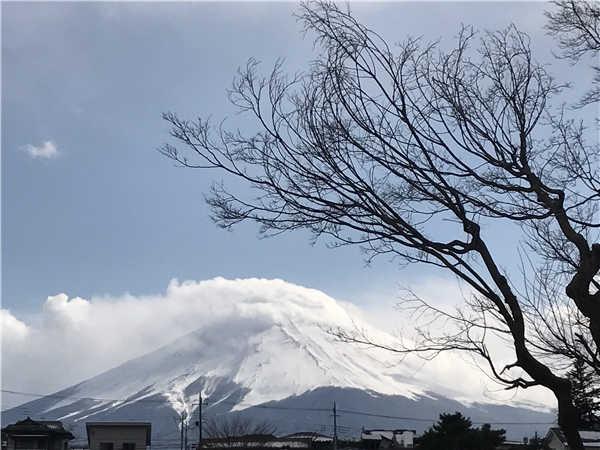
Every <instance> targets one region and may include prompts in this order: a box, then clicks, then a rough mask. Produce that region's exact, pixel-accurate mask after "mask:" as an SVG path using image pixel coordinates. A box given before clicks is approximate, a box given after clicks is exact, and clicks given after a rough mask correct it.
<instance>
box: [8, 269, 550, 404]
mask: <svg viewBox="0 0 600 450" xmlns="http://www.w3.org/2000/svg"><path fill="white" fill-rule="evenodd" d="M390 312H391V311H385V312H383V313H380V314H381V315H383V314H384V313H385V314H387V315H389V314H390ZM0 318H1V320H2V343H3V344H2V345H3V349H2V351H3V361H2V362H3V364H2V376H3V380H4V381H3V385H4V388H5V389H14V390H20V391H25V392H34V393H36V392H39V393H48V392H52V391H55V390H57V389H60V388H64V387H66V386H69V385H71V384H73V383H75V382H79V381H81V380H83V379H86V378H89V377H92V376H94V375H96V374H98V373H99V372H102V371H104V370H107V369H109V368H111V367H114V366H117V365H119V364H121V363H123V362H125V361H128V360H130V359H132V358H135V357H138V356H140V355H143V354H145V353H148V352H150V351H153V350H156V349H158V348H160V347H162V346H163V345H165V344H168V343H170V342H172V341H173V340H175V339H177V338H180V337H182V336H184V335H186V334H188V333H191V332H194V331H196V330H202V333H203V336H205V337H206V339H208V338H210V339H211V340H212V344H211V348H213V349H214V352H215V354H217V353H218V352H219V351H225V347H227V346H234V347H235V346H240V345H245V344H246V343H245V342H244V341H243V340H244V339H245V338H244V336H253V335H256V334H260V333H262V331H263V330H266V329H269V328H271V327H273V326H274V325H275V326H278V325H282V326H283V327H286V329H288V330H289V327H291V326H293V327H298V329H300V330H301V331H302V333H309V334H311V335H312V336H314V337H316V338H318V339H327V338H330V337H329V336H326V332H325V330H326V329H327V328H328V327H340V326H341V327H347V328H352V327H355V326H359V327H365V328H368V329H369V333H370V334H371V336H373V337H374V338H376V339H378V340H384V341H385V342H386V343H393V342H391V341H392V340H393V339H392V337H391V336H390V335H389V334H387V333H385V332H384V330H381V331H380V330H379V328H380V326H379V322H378V321H375V324H374V325H373V323H372V322H370V321H369V320H368V319H367V316H366V315H365V314H364V313H363V312H362V311H361V310H359V309H358V308H357V307H356V306H354V305H352V304H349V303H344V302H340V301H336V300H335V299H333V298H331V297H329V296H327V295H326V294H324V293H323V292H320V291H318V290H314V289H309V288H305V287H302V286H298V285H294V284H291V283H287V282H285V281H282V280H265V279H243V280H242V279H240V280H226V279H223V278H215V279H212V280H206V281H199V282H194V281H187V282H183V283H180V282H178V281H176V280H173V281H171V283H170V284H169V286H168V288H167V290H166V292H165V293H164V294H163V295H154V296H131V295H125V296H121V297H116V298H111V297H95V298H92V299H89V300H88V299H83V298H79V297H75V298H69V297H68V296H67V295H66V294H58V295H55V296H51V297H48V299H47V300H46V302H45V303H44V306H43V308H42V310H41V312H40V313H39V314H37V315H34V316H32V317H31V318H29V319H28V320H25V319H18V318H16V317H14V316H13V315H12V314H11V313H10V312H9V311H7V310H2V312H1V315H0ZM233 330H235V332H233ZM240 339H241V340H240ZM339 345H342V344H339ZM343 345H350V344H343ZM342 351H343V350H342ZM348 351H349V352H353V351H354V349H352V350H351V349H350V348H349V349H348ZM361 351H364V352H375V350H373V349H370V350H368V349H364V348H363V349H361ZM375 353H377V357H378V359H379V360H382V361H384V362H385V364H387V365H388V366H389V367H395V366H398V365H401V370H400V371H399V373H402V374H403V377H404V378H405V380H404V381H406V380H408V382H409V383H410V384H411V385H416V386H419V387H421V388H422V389H423V390H428V389H431V390H434V391H435V392H439V393H446V394H449V395H452V396H455V397H461V398H463V399H465V398H466V399H471V400H480V399H486V396H488V395H489V385H488V384H487V383H486V382H485V381H484V380H483V376H482V374H481V373H480V372H479V370H478V369H477V368H476V367H473V366H472V365H470V364H468V363H467V362H465V361H463V360H462V359H460V358H457V357H456V355H447V356H441V357H440V358H439V359H437V360H435V361H433V362H431V363H427V364H424V363H423V362H422V361H419V360H416V359H409V360H403V361H401V360H400V359H399V358H398V356H397V355H394V354H392V353H389V352H375ZM299 376H301V374H300V375H299ZM448 380H452V382H451V383H449V382H448ZM486 386H487V387H486ZM390 389H393V386H392V385H391V384H390ZM494 389H497V386H496V387H494ZM380 390H385V386H383V387H380ZM522 398H523V399H526V398H527V399H530V400H533V401H538V402H545V403H547V402H548V400H549V399H550V397H549V396H548V395H547V394H546V393H545V392H543V391H531V392H529V393H528V395H527V396H524V397H522ZM27 400H30V398H27V397H22V398H18V397H16V396H4V405H5V406H3V407H6V406H10V405H11V404H13V405H14V404H16V403H17V402H23V401H27ZM486 400H488V401H489V400H490V398H487V399H486ZM492 400H494V399H492ZM547 404H548V403H547Z"/></svg>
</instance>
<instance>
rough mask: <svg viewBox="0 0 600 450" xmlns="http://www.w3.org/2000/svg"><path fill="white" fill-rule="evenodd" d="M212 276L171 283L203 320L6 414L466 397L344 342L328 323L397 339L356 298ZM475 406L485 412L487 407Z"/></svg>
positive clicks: (194, 317) (165, 426)
mask: <svg viewBox="0 0 600 450" xmlns="http://www.w3.org/2000/svg"><path fill="white" fill-rule="evenodd" d="M211 282H212V283H217V284H218V285H219V286H220V291H219V292H220V297H219V298H218V299H214V298H207V297H206V292H203V291H202V288H203V285H202V283H207V282H202V283H183V284H179V283H172V284H171V285H170V287H169V291H170V295H171V297H173V296H175V297H177V298H179V299H180V301H181V302H183V304H187V305H189V306H190V308H189V311H190V314H188V315H186V316H185V317H183V318H182V319H181V328H182V329H184V330H185V329H186V328H189V326H190V323H197V324H198V327H197V329H195V330H194V331H191V332H188V333H186V334H185V335H183V336H180V337H179V338H177V339H175V340H174V341H172V342H170V343H168V344H166V345H164V346H162V347H160V348H158V349H156V350H154V351H151V352H149V353H147V354H144V355H142V356H139V357H137V358H134V359H131V360H129V361H127V362H125V363H123V364H120V365H118V366H117V367H114V368H113V369H110V370H108V371H105V372H103V373H101V374H99V375H97V376H95V377H92V378H90V379H88V380H86V381H83V382H81V383H79V384H76V385H73V386H71V387H69V388H67V389H64V390H62V391H60V392H58V393H56V394H54V395H51V396H47V397H44V398H41V399H38V400H34V401H32V402H29V403H26V404H24V405H21V406H19V407H16V408H13V409H11V410H8V411H5V412H3V421H12V420H16V419H19V418H22V417H23V416H24V415H25V414H29V415H31V416H32V417H38V418H40V417H46V418H52V419H60V420H64V421H66V422H68V423H72V424H75V426H76V427H79V428H81V427H82V425H83V423H84V422H85V421H86V420H103V419H105V420H116V419H137V420H142V419H143V420H151V421H152V422H153V424H154V425H153V426H154V432H160V433H173V430H172V428H173V427H174V426H175V425H174V424H175V423H176V420H175V421H174V420H173V417H175V416H174V413H176V414H180V413H181V412H183V411H186V412H187V413H188V415H189V416H191V415H192V414H193V412H194V409H195V406H194V402H195V401H196V399H197V395H198V393H199V392H201V393H202V397H203V398H204V399H207V400H208V406H207V413H209V414H210V413H211V412H216V411H221V412H223V413H231V412H232V411H258V410H256V408H252V407H256V406H259V407H260V406H261V405H264V404H265V403H268V402H284V403H283V404H286V405H287V404H289V402H290V401H291V400H290V399H296V400H294V401H301V399H307V398H311V399H312V400H311V401H312V402H313V404H314V405H316V404H317V403H319V404H320V402H325V403H323V404H325V405H329V404H330V403H329V402H330V400H331V398H334V397H332V395H333V396H335V395H342V396H343V397H342V398H346V399H347V400H346V403H349V402H350V398H354V399H355V400H356V402H357V404H358V405H361V404H362V405H364V404H366V403H368V402H371V401H376V402H379V403H375V404H373V407H374V408H375V407H376V405H377V404H380V406H381V407H382V408H383V407H385V405H388V407H390V405H393V407H394V408H408V409H410V410H412V412H413V413H414V411H418V405H425V404H427V405H429V406H428V408H429V409H427V410H423V411H426V412H427V413H428V414H431V415H434V413H436V411H443V410H444V408H455V407H460V404H459V403H456V402H454V403H453V402H451V401H449V400H448V399H444V400H443V401H442V397H439V396H436V395H435V394H431V393H430V392H429V389H428V388H427V382H426V381H427V380H423V379H419V378H413V377H412V376H411V374H413V373H414V372H415V368H414V367H411V365H410V364H409V363H407V362H406V361H400V360H399V359H398V358H397V357H395V356H394V354H392V353H390V352H385V351H383V350H377V349H373V348H365V347H364V346H363V347H361V346H357V345H351V344H347V343H342V342H339V341H337V340H336V339H335V338H333V337H332V336H331V335H330V334H329V333H327V330H330V329H336V328H345V329H356V328H358V329H361V330H362V331H364V332H365V333H366V334H367V335H369V336H370V337H372V338H374V339H375V340H377V341H379V342H381V343H393V340H394V339H393V337H392V336H390V335H388V334H386V333H384V332H382V331H380V330H379V329H377V328H375V327H373V326H372V325H370V324H368V323H367V322H366V321H365V320H363V318H362V317H360V315H359V314H358V313H356V312H354V311H353V308H352V307H351V306H349V305H344V304H342V303H340V302H336V301H335V300H333V299H332V298H330V297H328V296H327V295H325V294H323V293H322V292H319V291H316V290H312V289H307V288H303V287H300V286H295V285H290V284H289V283H285V282H283V281H279V280H258V279H252V280H243V283H239V282H235V281H229V280H223V279H215V280H211ZM205 286H206V285H204V287H205ZM181 299H182V300H181ZM198 305H200V307H198ZM165 306H167V307H168V306H169V305H168V304H166V305H165ZM192 313H193V314H192ZM168 314H169V312H168V309H165V315H168ZM115 320H116V319H115ZM146 326H149V327H151V326H153V324H152V323H148V324H146ZM121 345H127V342H122V344H121ZM89 357H90V358H93V357H94V355H93V354H90V355H89ZM324 388H327V389H330V390H325V391H324V390H323V389H324ZM331 389H333V390H331ZM317 393H325V394H326V395H325V394H324V395H325V397H319V395H317ZM365 395H366V397H364V396H365ZM319 398H321V400H319ZM390 399H393V400H390ZM390 402H391V403H390ZM435 405H437V407H436V406H435ZM471 406H472V405H471ZM436 408H438V409H436ZM488 409H489V408H488ZM260 411H261V412H264V411H265V410H264V408H263V409H262V410H260ZM379 411H381V409H379ZM474 411H475V410H474ZM476 411H479V412H478V414H479V413H481V414H484V412H485V408H483V409H482V408H479V409H476ZM515 411H516V409H515ZM383 412H385V413H388V412H389V411H383ZM391 412H393V413H397V412H398V411H391ZM400 413H403V414H408V415H410V414H411V411H400ZM424 413H425V412H424ZM504 413H506V411H504ZM532 413H533V412H532ZM521 414H525V415H524V416H523V417H526V416H527V414H528V413H523V411H521ZM535 414H538V413H535ZM541 414H542V416H543V417H546V416H545V415H543V413H541ZM431 415H429V416H428V417H431ZM484 415H485V414H484ZM505 415H506V414H505ZM542 416H540V417H542ZM281 417H283V416H280V419H281ZM286 417H287V416H286ZM295 417H296V416H295ZM536 417H538V416H536ZM305 419H306V418H305ZM546 419H547V418H546ZM295 420H297V417H296V418H291V417H290V418H288V420H287V422H285V423H284V425H283V426H284V427H288V428H290V429H289V431H298V430H294V429H292V425H291V424H293V423H296V422H295ZM318 420H320V421H323V420H327V419H326V418H325V419H323V418H321V419H318ZM314 421H317V419H313V422H314ZM299 423H300V424H302V423H304V422H299ZM362 423H364V422H362ZM419 423H420V424H421V425H422V424H423V422H422V421H421V422H418V424H419ZM357 424H358V422H357ZM396 425H398V424H396ZM300 431H301V430H300ZM317 431H318V430H317Z"/></svg>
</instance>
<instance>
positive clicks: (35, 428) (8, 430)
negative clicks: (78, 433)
mask: <svg viewBox="0 0 600 450" xmlns="http://www.w3.org/2000/svg"><path fill="white" fill-rule="evenodd" d="M73 438H74V436H73V434H71V432H69V431H67V430H65V428H64V427H63V424H62V422H59V421H58V420H33V419H31V418H30V417H27V418H26V419H25V420H21V421H19V422H16V423H13V424H11V425H7V426H6V427H4V428H2V447H3V449H6V450H15V449H19V450H67V449H68V448H69V441H70V440H71V439H73Z"/></svg>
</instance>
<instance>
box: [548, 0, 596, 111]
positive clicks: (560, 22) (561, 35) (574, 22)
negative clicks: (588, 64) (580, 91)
mask: <svg viewBox="0 0 600 450" xmlns="http://www.w3.org/2000/svg"><path fill="white" fill-rule="evenodd" d="M552 4H553V5H554V7H555V8H554V9H553V10H551V11H548V12H547V13H546V16H547V17H548V20H549V21H548V25H547V27H546V28H547V29H548V31H549V32H550V34H552V35H554V36H556V37H557V38H558V43H559V45H560V48H561V50H562V56H563V57H565V58H567V59H570V60H571V61H572V62H573V63H578V62H579V61H580V60H581V59H582V58H583V57H585V56H591V57H593V58H594V59H595V60H597V57H598V52H599V51H600V5H599V4H598V2H597V1H595V0H591V1H588V0H558V1H554V2H552ZM592 69H593V71H594V73H595V75H594V86H593V87H592V88H591V89H590V90H589V91H588V93H587V94H586V95H585V96H584V98H583V99H582V101H581V104H582V105H587V104H593V103H596V102H598V101H599V100H600V67H599V66H598V64H597V63H596V64H594V65H592Z"/></svg>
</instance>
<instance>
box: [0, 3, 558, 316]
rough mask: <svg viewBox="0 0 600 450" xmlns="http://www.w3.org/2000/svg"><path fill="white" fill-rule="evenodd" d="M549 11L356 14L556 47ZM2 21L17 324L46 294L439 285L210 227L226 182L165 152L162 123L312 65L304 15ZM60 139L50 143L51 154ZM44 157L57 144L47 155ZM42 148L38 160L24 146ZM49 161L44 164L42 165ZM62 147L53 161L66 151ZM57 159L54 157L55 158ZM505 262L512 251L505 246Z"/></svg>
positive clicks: (27, 13)
mask: <svg viewBox="0 0 600 450" xmlns="http://www.w3.org/2000/svg"><path fill="white" fill-rule="evenodd" d="M543 7H544V5H543V4H542V3H524V2H521V3H519V2H513V3H485V2H478V3H470V2H469V3H421V4H416V3H368V4H356V3H355V4H353V5H352V8H353V10H354V11H355V12H356V14H357V15H358V16H359V17H360V18H361V19H363V20H364V21H365V22H366V23H367V24H368V25H370V26H372V27H373V28H374V29H376V30H378V31H379V32H381V33H382V34H383V35H384V36H385V37H386V38H388V39H389V40H390V41H399V40H402V39H404V38H405V37H406V36H407V35H408V34H423V35H425V36H426V37H431V38H437V37H442V38H444V39H449V38H452V36H454V35H455V33H456V31H457V29H458V26H459V25H460V24H461V23H466V24H474V25H476V26H479V27H483V28H486V27H487V28H498V27H502V26H506V25H507V24H509V23H510V22H516V23H517V24H518V25H519V26H520V27H521V28H523V29H525V30H526V31H528V32H530V33H531V35H532V36H533V38H534V46H536V47H537V49H538V50H539V53H538V55H541V56H539V57H540V59H544V58H549V55H550V50H551V45H552V42H551V41H550V40H549V38H547V37H546V36H545V35H544V33H543V30H542V29H541V27H542V25H543V23H544V17H543ZM2 8H3V17H2V59H3V60H2V62H3V72H2V78H3V80H2V81H3V90H2V91H3V99H2V257H3V261H2V262H3V264H2V269H3V271H2V275H3V284H2V289H3V291H2V299H3V307H4V308H8V309H10V310H11V311H12V312H13V313H21V314H28V313H30V312H33V311H35V310H37V309H38V308H39V307H40V305H41V304H42V303H43V302H44V301H45V299H46V297H47V296H48V295H53V294H57V293H60V292H66V293H68V294H69V295H72V296H75V295H78V296H83V297H90V296H98V295H100V296H101V295H120V294H122V293H125V292H130V293H133V294H146V293H157V292H162V291H164V289H165V288H166V286H167V284H168V282H169V280H170V279H171V278H178V279H182V280H184V279H194V280H201V279H207V278H211V277H214V276H224V277H229V278H234V277H249V276H258V277H267V278H282V279H285V280H288V281H291V282H295V283H298V284H301V285H305V286H309V287H315V288H318V289H321V290H323V291H325V292H327V293H328V294H330V295H333V296H334V297H337V298H343V299H346V300H350V301H355V302H359V303H360V302H364V301H367V300H366V299H368V298H372V297H373V296H377V295H378V294H375V293H381V292H386V293H388V294H389V293H393V292H394V289H395V287H396V286H397V285H398V283H400V284H406V283H410V282H411V281H412V280H413V279H415V278H418V277H422V276H423V275H424V274H425V273H426V272H423V270H422V268H417V269H415V268H411V269H407V270H403V271H399V268H398V267H397V265H396V264H395V263H390V262H389V261H388V260H380V261H378V262H376V263H375V265H374V266H373V267H371V268H366V269H365V265H364V260H363V258H362V256H361V254H360V251H359V250H358V249H357V248H345V249H338V250H329V249H327V248H325V245H324V243H320V244H317V245H316V246H314V247H311V246H310V245H309V242H308V236H307V235H305V234H303V233H298V234H294V235H287V236H283V237H278V238H274V239H266V240H265V239H259V238H258V234H257V228H256V227H255V226H254V225H251V224H248V225H244V226H240V227H238V228H236V229H235V230H234V231H233V232H227V231H223V230H220V229H218V228H217V227H216V226H215V225H214V224H213V223H212V222H211V221H210V219H209V217H208V214H209V211H208V210H207V207H206V205H205V204H204V201H203V193H205V192H207V190H208V187H209V185H210V182H211V181H213V180H218V179H219V174H217V173H216V172H200V171H193V170H186V169H180V168H176V167H174V166H173V164H172V163H171V162H170V161H168V160H166V159H165V158H164V157H163V156H161V155H160V154H159V153H158V152H157V151H156V148H157V147H159V146H160V145H161V144H162V143H164V142H165V141H167V140H168V129H167V126H166V124H165V123H164V122H163V121H162V120H161V113H162V112H164V111H175V112H178V113H180V114H181V115H183V116H188V117H194V116H195V115H202V116H206V115H212V116H213V117H215V118H221V117H223V116H226V115H227V114H230V113H231V112H232V111H233V110H232V108H231V107H230V106H229V104H228V103H227V99H226V94H225V90H226V89H227V87H228V86H229V84H230V82H231V80H232V77H233V76H234V74H235V70H236V68H237V67H239V66H240V65H243V64H244V63H245V61H246V60H247V59H248V58H250V57H255V58H257V59H259V60H261V61H263V63H264V66H265V70H268V68H269V67H270V66H271V64H272V63H273V62H274V61H275V59H276V58H278V57H284V58H286V60H287V67H289V69H290V71H293V70H296V69H299V68H302V67H304V66H305V64H306V62H308V61H309V60H310V59H311V57H312V55H313V53H312V52H313V50H312V42H311V41H310V39H303V37H302V35H301V34H300V27H299V25H298V24H297V23H296V21H295V19H294V18H293V17H292V13H293V11H294V8H295V4H293V3H221V4H216V3H178V4H173V3H171V4H166V3H162V4H156V3H154V4H152V3H144V4H140V3H125V4H117V3H5V4H4V5H3V7H2ZM47 142H51V144H44V143H47ZM44 145H46V146H45V147H44ZM27 146H30V147H27ZM36 149H38V150H40V149H41V150H40V151H42V152H44V151H45V152H46V156H51V157H46V158H44V157H43V155H41V156H40V155H38V157H33V156H32V153H34V154H35V152H36V151H37V150H36ZM53 150H55V152H54V151H53ZM48 152H49V153H51V154H50V155H48V154H47V153H48ZM501 251H502V252H504V256H505V257H506V260H507V263H509V264H510V261H511V259H514V255H515V253H514V250H511V249H506V248H504V249H502V250H501Z"/></svg>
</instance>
